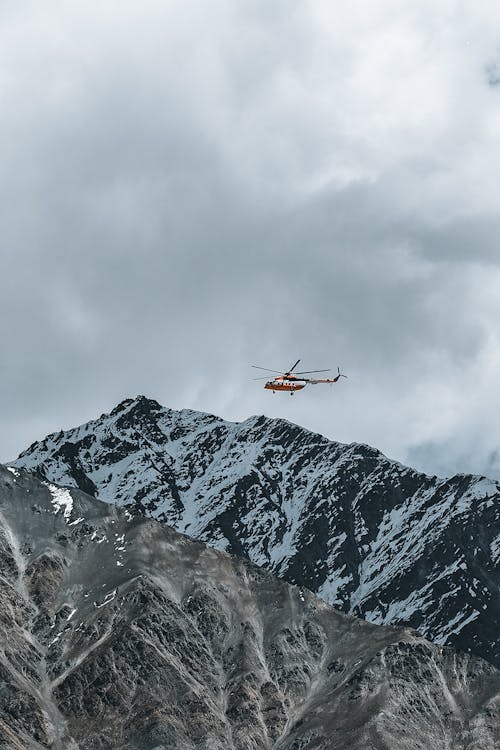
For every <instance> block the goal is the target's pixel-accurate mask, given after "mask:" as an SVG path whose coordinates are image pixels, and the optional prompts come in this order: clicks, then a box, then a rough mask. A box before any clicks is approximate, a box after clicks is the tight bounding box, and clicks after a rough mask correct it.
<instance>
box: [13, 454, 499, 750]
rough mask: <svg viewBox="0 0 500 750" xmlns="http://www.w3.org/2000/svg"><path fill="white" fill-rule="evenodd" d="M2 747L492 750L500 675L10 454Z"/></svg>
mask: <svg viewBox="0 0 500 750" xmlns="http://www.w3.org/2000/svg"><path fill="white" fill-rule="evenodd" d="M0 633H1V644H2V648H1V649H0V746H1V747H2V748H5V749H6V750H42V748H52V750H115V749H116V750H167V748H168V750H271V749H273V750H306V749H307V750H330V749H331V748H332V747H335V749H336V750H424V748H425V750H428V748H433V750H449V749H450V748H453V750H471V749H472V748H475V749H477V750H494V748H495V747H496V748H498V746H499V743H500V672H499V671H498V670H497V669H495V668H494V667H493V666H492V665H490V664H488V663H487V662H485V661H483V660H481V659H478V658H476V657H474V656H471V655H469V654H463V653H462V654H459V653H456V652H454V651H453V650H452V649H451V648H442V647H439V646H436V645H433V644H431V643H429V642H426V641H425V640H424V639H422V638H420V637H418V636H417V635H416V634H415V633H414V632H413V631H409V630H399V629H396V628H386V627H379V626H375V625H371V624H369V623H366V622H364V621H361V620H357V619H355V618H353V617H350V616H346V615H343V614H341V613H339V612H336V611H335V610H334V609H332V608H331V607H330V606H329V605H327V604H326V603H324V602H323V601H322V600H320V599H317V598H315V597H314V596H313V595H312V594H310V593H309V592H308V591H306V590H303V589H300V588H295V587H291V586H289V585H288V584H286V583H284V582H283V581H280V580H278V579H276V578H274V577H273V576H271V575H270V574H269V573H267V572H266V571H264V570H262V569H260V568H258V567H257V566H255V565H252V564H251V563H250V562H248V561H246V560H244V559H242V558H238V557H233V556H230V555H228V554H226V553H223V552H218V551H215V550H212V549H210V548H208V547H206V546H205V545H203V544H201V543H199V542H196V541H193V540H191V539H189V538H188V537H185V536H182V535H180V534H178V533H176V532H175V531H173V530H172V529H170V528H169V527H167V526H166V525H165V524H160V523H157V522H156V521H153V520H151V519H147V518H144V517H143V516H140V515H132V514H131V513H130V512H128V511H126V510H123V509H119V508H116V507H113V506H112V505H110V504H105V503H102V502H100V501H98V500H96V499H94V498H92V497H90V496H88V495H85V494H84V493H83V492H81V491H80V490H76V489H75V490H70V491H69V490H67V489H64V488H61V487H58V486H56V485H55V484H52V483H50V482H47V481H40V480H39V479H37V478H36V477H35V476H33V475H31V474H29V473H27V472H25V471H24V470H22V471H19V470H17V469H14V468H6V467H3V466H0Z"/></svg>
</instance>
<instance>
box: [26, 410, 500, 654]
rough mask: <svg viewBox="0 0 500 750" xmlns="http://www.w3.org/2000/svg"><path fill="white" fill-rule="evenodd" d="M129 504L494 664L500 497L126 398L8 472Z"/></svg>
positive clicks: (484, 486) (348, 606)
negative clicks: (19, 470)
mask: <svg viewBox="0 0 500 750" xmlns="http://www.w3.org/2000/svg"><path fill="white" fill-rule="evenodd" d="M13 466H15V467H25V468H27V469H29V470H35V471H38V472H40V473H41V474H43V475H44V477H46V478H47V480H49V481H51V482H55V483H57V484H62V485H67V486H73V487H75V486H76V487H79V488H80V489H82V490H84V491H85V492H88V493H90V494H92V495H95V496H98V497H99V498H101V499H102V500H105V501H107V502H111V503H118V504H120V505H127V506H130V507H132V506H134V507H135V509H136V510H137V511H140V512H142V513H144V514H146V515H149V516H152V517H153V518H156V519H158V520H161V521H165V522H166V523H167V524H169V525H171V526H173V527H174V528H175V529H177V530H178V531H180V532H182V533H185V534H188V535H190V536H192V537H195V538H197V539H200V540H202V541H204V542H206V543H207V544H209V545H211V546H212V547H215V548H216V549H219V550H225V551H227V552H231V553H236V554H239V555H243V556H246V557H248V558H249V559H250V560H252V561H253V562H254V563H256V564H258V565H260V566H263V567H265V568H267V569H268V570H270V571H272V572H273V573H275V574H276V575H278V576H280V577H282V578H284V579H285V580H287V581H289V582H291V583H295V584H297V585H300V586H303V587H307V588H308V589H310V590H311V591H313V592H315V593H317V594H318V595H319V596H321V597H322V598H323V599H325V600H326V601H327V602H329V603H331V604H333V605H334V606H336V607H338V608H340V609H342V610H343V611H344V612H349V613H354V614H356V615H359V616H361V617H363V618H365V619H367V620H369V621H370V622H373V623H377V624H386V625H387V624H400V625H407V624H408V625H410V626H412V627H415V628H417V629H418V631H419V632H420V633H421V634H422V635H424V636H425V637H427V638H429V639H431V640H433V641H434V642H436V643H438V644H452V645H454V646H456V647H457V648H460V649H463V650H471V651H472V652H474V653H476V654H478V655H480V656H483V657H484V658H485V659H488V660H490V661H491V662H492V663H494V664H496V665H497V666H498V665H500V596H499V589H500V570H499V558H500V487H499V484H498V483H497V482H494V481H491V480H488V479H485V478H482V477H476V476H465V475H457V476H455V477H452V478H450V479H439V478H437V477H429V476H426V475H424V474H421V473H418V472H416V471H414V470H412V469H410V468H407V467H405V466H402V465H401V464H398V463H396V462H394V461H390V460H388V459H387V458H386V457H385V456H383V455H382V454H381V453H380V452H378V451H376V450H374V449H373V448H370V447H369V446H366V445H358V444H352V445H342V444H339V443H336V442H331V441H329V440H327V439H326V438H324V437H322V436H320V435H317V434H314V433H311V432H308V431H307V430H304V429H302V428H300V427H298V426H296V425H293V424H291V423H289V422H286V421H284V420H279V419H267V418H266V417H263V416H261V417H251V418H250V419H247V420H246V421H244V422H242V423H230V422H226V421H223V420H222V419H219V418H217V417H214V416H211V415H208V414H202V413H199V412H194V411H189V410H182V411H173V410H170V409H167V408H164V407H162V406H160V405H159V404H158V403H157V402H155V401H152V400H150V399H146V398H144V397H142V396H139V397H137V398H136V399H127V400H126V401H123V402H122V403H121V404H119V405H118V406H117V407H116V408H115V409H114V410H113V411H112V412H111V413H110V414H104V415H102V416H101V417H100V418H99V419H97V420H94V421H91V422H89V423H87V424H84V425H82V426H80V427H77V428H75V429H72V430H69V431H67V432H60V433H57V434H53V435H50V436H48V437H47V438H46V439H45V440H43V441H41V442H39V443H34V444H33V445H32V446H31V447H30V448H28V450H26V451H25V452H24V453H22V454H21V456H20V457H19V459H18V460H17V461H15V462H13Z"/></svg>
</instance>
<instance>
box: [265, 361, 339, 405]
mask: <svg viewBox="0 0 500 750" xmlns="http://www.w3.org/2000/svg"><path fill="white" fill-rule="evenodd" d="M299 362H300V359H298V360H297V361H296V363H295V364H294V365H293V367H290V369H289V370H288V371H287V372H280V371H279V370H269V369H268V368H267V367H258V366H257V365H252V367H254V368H255V369H256V370H266V371H267V372H274V373H275V377H274V379H273V380H268V381H267V383H266V384H265V386H264V388H266V389H267V390H268V391H272V392H273V393H276V391H287V392H288V393H289V394H290V396H293V394H294V393H295V391H301V390H302V388H305V387H306V385H317V384H318V383H330V384H332V383H336V382H337V381H338V380H340V378H346V377H347V375H343V374H342V373H341V372H340V368H337V373H338V374H337V375H336V376H335V377H334V378H321V379H318V378H303V377H301V376H302V375H315V374H316V373H318V372H331V370H304V371H302V372H294V370H295V368H296V367H297V365H298V364H299ZM267 378H269V375H265V376H264V377H261V378H254V380H266V379H267Z"/></svg>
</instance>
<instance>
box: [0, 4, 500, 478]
mask: <svg viewBox="0 0 500 750" xmlns="http://www.w3.org/2000/svg"><path fill="white" fill-rule="evenodd" d="M0 107H1V110H0V111H1V117H0V148H1V171H0V215H1V235H0V238H1V239H0V253H1V258H0V259H1V266H0V269H1V270H0V334H1V351H2V357H1V361H0V386H1V388H0V419H1V433H0V459H1V460H7V459H9V458H12V457H14V456H15V455H17V453H18V452H19V451H20V450H22V449H23V448H24V447H26V446H27V445H28V444H29V443H31V442H32V441H33V440H35V439H37V438H40V437H42V436H44V435H45V434H46V433H48V432H51V431H54V430H58V429H60V428H61V427H62V428H68V427H71V426H74V425H76V424H78V423H81V422H83V421H86V420H88V419H90V418H93V417H95V416H97V415H99V414H100V413H102V412H103V411H109V410H110V409H111V408H113V406H114V405H115V404H116V403H118V401H120V400H121V399H123V398H124V397H127V396H135V395H136V394H138V393H143V394H145V395H148V396H151V397H153V398H156V399H158V400H159V401H160V402H162V403H163V404H165V405H167V406H171V407H174V408H183V407H188V408H193V409H200V410H203V411H210V412H213V413H216V414H218V415H220V416H223V417H225V418H228V419H232V420H240V419H244V418H246V417H248V416H250V415H252V414H256V413H265V414H267V415H269V416H282V417H286V418H288V419H290V420H292V421H295V422H298V423H300V424H302V425H304V426H306V427H308V428H310V429H313V430H316V431H319V432H322V433H323V434H325V435H327V436H328V437H331V438H333V439H337V440H341V441H345V442H350V441H357V442H366V443H370V444H372V445H375V446H376V447H378V448H380V449H381V450H383V451H384V452H385V453H386V454H388V455H389V456H391V457H394V458H396V459H398V460H402V461H406V462H410V463H412V464H413V465H416V466H418V467H419V468H423V469H425V470H428V471H433V472H434V471H435V472H438V473H442V474H446V473H452V472H455V471H476V472H485V473H490V474H492V475H493V474H495V475H498V476H500V419H499V410H500V388H499V383H500V248H499V237H500V231H499V230H500V213H499V207H500V205H499V204H500V184H499V183H500V148H499V144H500V6H499V5H498V2H497V1H496V0H481V2H480V3H477V2H476V1H475V0H462V1H459V0H442V2H440V3H435V2H434V1H432V2H431V0H418V2H414V3H401V2H396V1H395V0H379V1H378V2H376V3H374V2H373V0H351V1H350V2H348V3H347V2H332V0H309V1H308V0H301V1H299V0H297V1H294V0H273V1H272V2H269V0H253V2H250V1H248V0H239V1H238V2H234V0H211V1H206V0H204V1H203V2H198V1H197V0H192V1H189V2H186V0H178V1H177V0H142V2H141V3H137V2H131V0H101V2H100V3H89V2H83V1H80V0H69V1H68V2H66V3H61V2H55V0H46V2H44V3H40V2H38V1H37V0H33V1H32V2H30V1H29V0H12V1H11V0H3V2H2V3H0ZM298 357H301V359H302V364H303V365H304V369H313V368H315V367H318V368H323V367H336V366H337V365H341V367H342V368H343V370H344V371H345V372H347V373H348V375H349V380H344V381H342V382H341V384H340V385H339V386H335V387H332V388H330V387H329V386H325V387H322V386H317V387H311V388H309V389H306V390H305V391H304V392H302V393H301V394H298V395H297V396H295V397H294V398H293V399H291V398H290V397H289V396H288V395H286V394H283V395H275V396H273V395H272V394H271V393H268V392H266V391H264V390H263V389H262V382H258V381H257V382H255V381H252V380H251V378H252V377H253V376H254V375H256V374H258V373H256V372H255V371H252V370H251V368H250V365H251V364H257V365H262V366H264V367H270V368H277V369H280V368H286V367H287V366H289V365H290V364H291V363H292V362H293V361H294V360H295V359H297V358H298ZM496 451H498V452H499V453H498V454H496Z"/></svg>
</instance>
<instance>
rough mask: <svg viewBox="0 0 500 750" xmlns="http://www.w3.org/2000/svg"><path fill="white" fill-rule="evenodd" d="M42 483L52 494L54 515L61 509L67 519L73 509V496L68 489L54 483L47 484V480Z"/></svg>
mask: <svg viewBox="0 0 500 750" xmlns="http://www.w3.org/2000/svg"><path fill="white" fill-rule="evenodd" d="M43 484H44V485H45V487H47V489H48V490H49V492H50V494H51V495H52V505H53V506H54V508H55V515H56V516H57V514H58V513H59V511H60V510H61V509H62V510H63V515H64V520H65V521H68V519H69V518H70V516H71V511H72V510H73V498H72V497H71V495H70V493H69V490H64V489H62V488H61V487H56V486H55V484H49V483H48V482H43ZM82 520H83V519H82Z"/></svg>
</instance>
